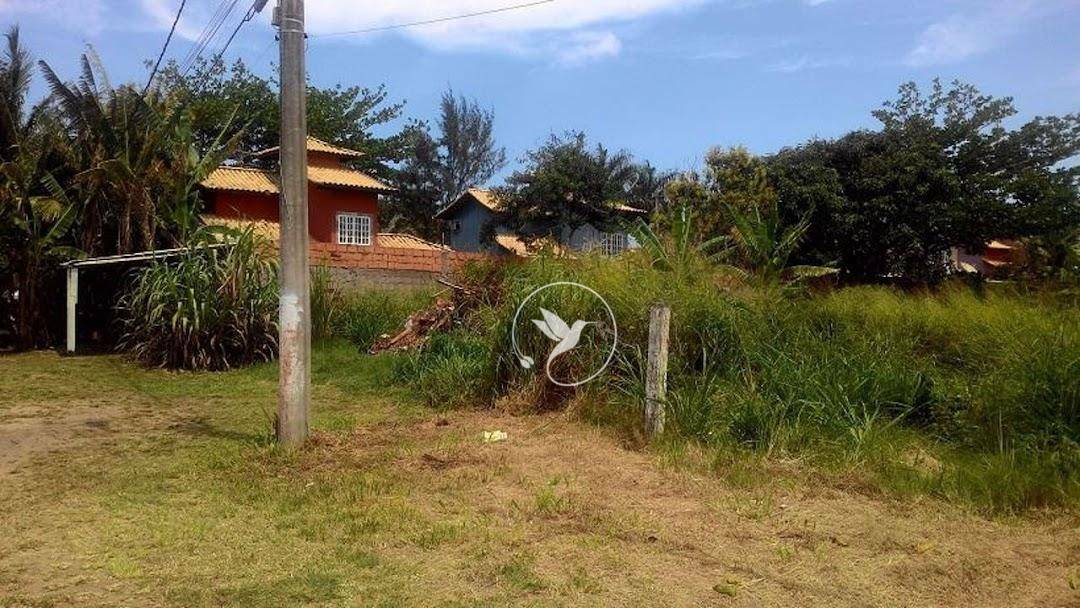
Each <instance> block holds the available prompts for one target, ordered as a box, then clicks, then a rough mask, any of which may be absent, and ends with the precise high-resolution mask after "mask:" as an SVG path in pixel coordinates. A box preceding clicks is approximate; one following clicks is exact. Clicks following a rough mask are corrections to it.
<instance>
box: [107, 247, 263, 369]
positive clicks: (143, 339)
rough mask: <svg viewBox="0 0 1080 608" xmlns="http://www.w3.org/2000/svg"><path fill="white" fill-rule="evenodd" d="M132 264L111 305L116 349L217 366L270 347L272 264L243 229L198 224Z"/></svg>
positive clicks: (164, 362)
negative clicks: (171, 250)
mask: <svg viewBox="0 0 1080 608" xmlns="http://www.w3.org/2000/svg"><path fill="white" fill-rule="evenodd" d="M190 244H191V247H190V248H189V249H188V250H186V251H184V252H183V253H181V254H180V255H179V256H178V257H176V258H173V259H163V260H158V261H155V262H154V263H153V264H151V265H150V266H148V267H146V268H144V269H142V270H139V271H137V273H136V275H135V277H134V280H133V281H132V285H131V287H130V288H129V290H128V291H127V293H126V294H125V295H124V297H123V298H122V299H121V301H120V303H119V304H118V310H119V313H120V323H121V326H122V328H123V329H122V337H121V348H123V349H124V350H126V351H127V352H129V353H130V354H131V355H132V356H133V357H134V358H136V359H137V360H139V361H140V362H142V363H144V364H146V365H150V366H155V367H165V368H170V369H191V370H224V369H230V368H234V367H238V366H242V365H248V364H251V363H254V362H258V361H269V360H271V359H273V358H274V356H275V355H276V353H277V334H278V330H277V305H278V291H277V267H276V262H275V257H274V255H273V251H272V250H270V249H269V248H268V247H267V246H266V244H265V243H263V242H262V241H261V240H260V239H258V238H257V237H256V236H255V235H254V233H253V232H252V231H251V230H250V229H248V230H244V231H222V230H211V229H203V230H201V231H199V232H198V233H196V234H195V235H193V236H192V239H191V241H190Z"/></svg>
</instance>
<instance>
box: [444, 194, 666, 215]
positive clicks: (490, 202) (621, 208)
mask: <svg viewBox="0 0 1080 608" xmlns="http://www.w3.org/2000/svg"><path fill="white" fill-rule="evenodd" d="M467 200H474V201H476V202H477V203H479V204H481V205H483V206H484V207H486V208H488V209H489V210H491V211H498V210H499V207H500V206H501V204H500V202H499V199H498V195H497V194H496V193H495V191H494V190H486V189H483V188H469V189H468V190H466V191H465V194H462V195H461V196H459V197H458V198H457V200H455V201H454V202H452V203H450V204H449V205H447V206H445V207H443V208H442V209H440V210H439V212H438V213H436V214H435V219H443V218H444V217H446V216H447V215H449V214H450V212H451V211H453V210H454V209H456V208H457V207H459V206H460V205H461V204H463V203H464V202H465V201H467ZM612 209H614V210H615V211H618V212H620V213H647V212H646V211H645V210H643V209H638V208H637V207H631V206H630V205H625V204H623V203H615V204H614V205H612Z"/></svg>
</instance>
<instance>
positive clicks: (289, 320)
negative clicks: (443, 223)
mask: <svg viewBox="0 0 1080 608" xmlns="http://www.w3.org/2000/svg"><path fill="white" fill-rule="evenodd" d="M276 18H277V24H278V32H279V35H280V39H281V150H280V160H281V199H280V210H281V214H280V219H281V238H280V246H281V269H280V275H279V277H280V283H281V302H280V309H279V321H280V328H279V331H280V337H279V340H278V349H279V352H280V358H281V360H280V364H281V379H280V389H279V392H280V395H279V396H278V414H277V429H276V432H277V440H278V442H279V443H282V444H285V445H290V446H293V445H299V444H300V443H303V441H304V440H305V439H306V438H307V436H308V409H309V407H310V404H311V294H310V289H309V282H310V278H309V277H310V275H309V270H308V240H309V237H308V176H307V80H306V77H305V71H304V70H305V68H304V53H305V49H304V44H305V41H304V0H280V1H279V4H278V14H277V15H276Z"/></svg>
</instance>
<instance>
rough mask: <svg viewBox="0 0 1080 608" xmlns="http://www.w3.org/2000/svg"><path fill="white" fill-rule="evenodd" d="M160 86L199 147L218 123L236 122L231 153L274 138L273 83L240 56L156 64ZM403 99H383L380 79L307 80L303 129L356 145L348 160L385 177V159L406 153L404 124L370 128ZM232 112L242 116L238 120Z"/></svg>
mask: <svg viewBox="0 0 1080 608" xmlns="http://www.w3.org/2000/svg"><path fill="white" fill-rule="evenodd" d="M159 83H160V84H159V87H160V90H161V91H162V93H163V94H164V95H166V96H167V97H169V98H174V99H176V100H177V101H178V102H179V103H181V104H183V106H184V107H185V108H186V110H187V111H188V112H190V113H191V118H192V125H193V127H194V139H195V143H196V146H197V147H198V149H199V150H200V151H201V152H205V151H206V150H207V146H209V145H210V144H211V143H212V142H213V141H215V139H216V138H217V137H218V135H219V134H221V133H222V132H223V131H224V132H226V133H228V134H229V135H232V134H233V133H236V132H240V131H241V130H243V136H242V137H241V138H240V140H239V142H238V146H237V150H236V153H235V154H234V158H235V159H237V160H246V159H248V158H249V156H250V155H251V154H252V153H254V152H258V151H260V150H265V149H267V148H272V147H274V146H276V145H278V141H279V139H280V130H281V108H280V104H279V101H278V90H277V83H276V82H275V81H273V80H271V79H267V78H263V77H261V76H259V75H257V74H255V73H253V72H252V71H251V70H250V69H249V68H248V67H247V66H246V65H245V64H244V62H243V61H242V60H237V61H236V62H235V63H233V64H232V65H231V66H226V65H225V63H224V62H223V61H222V60H220V59H217V60H216V61H210V60H200V61H199V62H198V63H196V64H195V66H194V67H193V68H192V69H191V70H190V73H188V74H184V73H183V72H182V71H181V70H180V69H179V66H178V65H177V64H176V63H175V62H172V63H169V64H168V65H166V66H165V68H163V70H162V74H161V77H160V78H159ZM404 107H405V104H404V103H400V102H390V101H389V93H388V92H387V91H386V87H385V86H383V85H380V86H378V87H375V88H366V87H361V86H348V87H346V86H342V85H340V84H339V85H335V86H333V87H329V88H320V87H316V86H314V85H311V84H310V83H309V84H308V97H307V119H308V133H310V134H311V135H313V136H315V137H318V138H319V139H323V140H325V141H328V142H332V143H334V144H337V145H340V146H344V147H346V148H351V149H354V150H359V151H361V152H363V153H364V156H363V157H361V158H359V159H356V160H355V161H352V164H353V165H354V166H355V167H356V168H357V169H360V170H361V171H364V172H367V173H370V174H372V175H376V176H378V177H380V178H383V179H390V178H391V177H392V175H393V171H392V169H391V168H390V165H391V164H393V163H397V162H400V161H401V160H403V159H404V157H405V149H406V144H407V142H408V139H407V135H408V133H407V131H406V130H401V131H398V132H395V133H392V134H390V135H388V136H381V135H377V134H376V131H379V130H383V128H384V127H385V126H386V125H388V124H389V123H391V122H393V121H394V120H397V119H398V118H399V117H400V116H401V113H402V111H403V109H404ZM233 116H238V117H241V119H242V120H243V121H245V122H243V123H240V124H237V123H235V122H233V121H232V117H233Z"/></svg>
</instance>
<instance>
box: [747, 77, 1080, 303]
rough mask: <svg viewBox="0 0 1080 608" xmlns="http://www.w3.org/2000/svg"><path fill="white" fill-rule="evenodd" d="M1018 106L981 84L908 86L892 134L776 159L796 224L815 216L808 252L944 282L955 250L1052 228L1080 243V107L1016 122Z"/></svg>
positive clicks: (884, 113) (884, 117)
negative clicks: (1078, 160) (1012, 122)
mask: <svg viewBox="0 0 1080 608" xmlns="http://www.w3.org/2000/svg"><path fill="white" fill-rule="evenodd" d="M1015 114H1016V109H1015V108H1014V107H1013V105H1012V100H1011V99H1010V98H1001V99H999V98H994V97H990V96H986V95H983V94H981V93H979V91H978V90H976V89H975V88H974V87H973V86H971V85H967V84H963V83H959V82H955V83H953V84H952V85H951V86H949V87H945V86H943V85H942V84H941V83H940V82H938V81H935V82H934V84H933V87H932V89H931V91H930V94H929V95H925V96H924V95H923V94H922V93H921V92H920V91H919V89H918V87H917V86H916V85H915V84H914V83H908V84H905V85H904V86H902V87H901V88H900V92H899V95H898V97H897V99H896V100H894V101H891V102H888V103H886V104H885V106H884V107H883V108H882V109H880V110H878V111H876V112H874V116H875V117H876V118H877V119H878V120H879V121H881V123H882V125H883V126H882V129H881V130H879V131H857V132H853V133H850V134H848V135H845V136H844V137H841V138H839V139H836V140H833V141H812V142H809V143H807V144H804V145H802V146H798V147H795V148H791V149H787V150H783V151H781V152H780V153H778V154H776V155H775V156H772V157H770V158H768V159H766V161H767V163H768V165H769V173H770V178H772V179H773V182H774V185H775V187H776V190H777V192H778V194H779V197H780V206H781V209H782V210H783V213H784V214H785V217H786V218H787V219H788V221H797V220H798V219H800V218H802V217H805V216H809V217H810V218H811V225H812V228H811V231H810V233H809V238H808V241H807V244H806V248H805V250H804V251H803V252H802V253H803V258H804V259H805V260H806V261H809V262H811V263H825V262H837V263H838V264H839V266H840V267H841V268H842V269H843V271H844V273H845V274H846V275H847V276H848V277H849V278H851V279H853V280H857V281H868V280H876V279H879V278H881V277H885V276H899V277H904V278H905V279H907V280H909V281H910V282H917V283H928V282H929V283H934V282H938V281H940V280H941V279H942V278H944V276H945V274H946V272H947V266H946V262H947V257H948V252H949V249H950V248H951V247H968V248H970V249H972V250H975V251H978V250H979V249H980V248H981V247H982V246H983V244H985V243H986V242H988V241H990V240H991V239H1003V238H1026V237H1037V236H1040V235H1051V234H1053V235H1058V240H1059V241H1061V240H1066V241H1067V240H1069V239H1071V240H1072V243H1073V245H1072V246H1073V247H1076V246H1077V244H1078V243H1080V232H1077V228H1078V226H1080V195H1078V183H1080V182H1078V177H1080V167H1078V166H1077V165H1076V164H1075V163H1071V164H1070V163H1069V162H1067V161H1068V160H1069V159H1072V158H1074V157H1075V156H1076V154H1077V153H1078V152H1080V114H1069V115H1066V116H1063V117H1045V118H1044V117H1039V118H1035V119H1034V120H1031V121H1030V122H1028V123H1026V124H1023V125H1022V126H1020V127H1019V128H1016V129H1009V128H1007V127H1005V126H1004V122H1005V121H1006V120H1007V119H1008V118H1010V117H1012V116H1014V115H1015ZM1052 261H1053V260H1051V262H1052Z"/></svg>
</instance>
